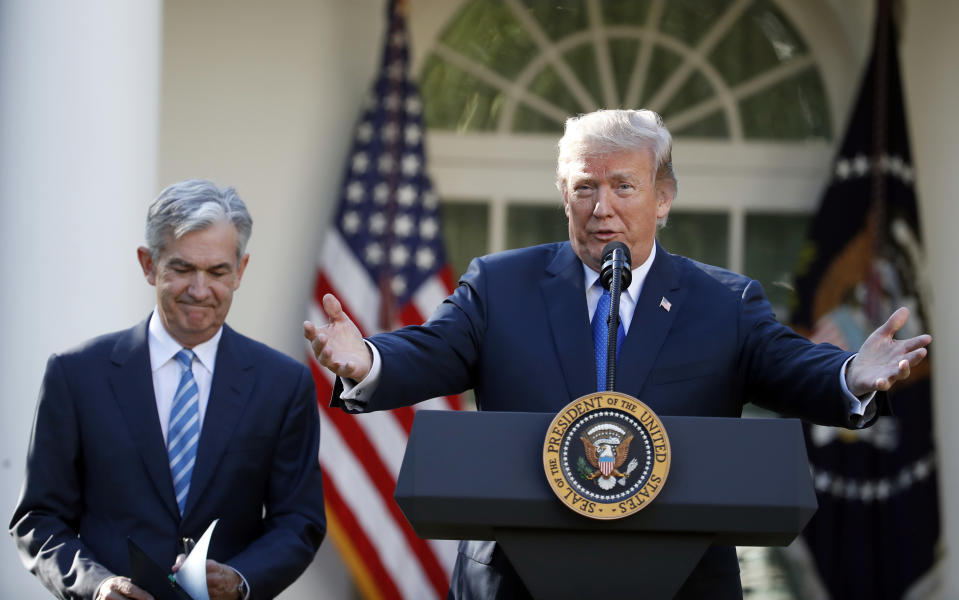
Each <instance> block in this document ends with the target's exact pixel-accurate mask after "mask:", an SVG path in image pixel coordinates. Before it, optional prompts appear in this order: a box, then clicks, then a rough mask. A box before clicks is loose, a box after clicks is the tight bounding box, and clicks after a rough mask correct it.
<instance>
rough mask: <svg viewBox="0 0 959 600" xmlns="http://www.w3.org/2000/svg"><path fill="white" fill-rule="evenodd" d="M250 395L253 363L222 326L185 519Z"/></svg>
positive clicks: (215, 466)
mask: <svg viewBox="0 0 959 600" xmlns="http://www.w3.org/2000/svg"><path fill="white" fill-rule="evenodd" d="M252 391H253V361H252V360H251V359H250V357H249V355H248V353H247V352H246V349H245V348H244V347H243V343H242V339H241V337H240V336H239V334H237V333H236V332H235V331H233V330H232V329H230V328H229V327H228V326H226V325H224V326H223V336H222V337H221V338H220V345H219V347H218V348H217V351H216V366H215V367H214V369H213V384H212V387H211V388H210V400H209V402H208V403H207V407H206V415H205V416H204V417H203V430H202V431H201V432H200V442H199V446H198V447H197V454H196V464H195V465H194V467H193V477H192V478H191V480H190V493H189V495H188V496H187V502H186V509H185V511H184V515H189V513H190V511H191V509H192V508H193V506H194V505H195V504H196V502H197V498H199V497H200V495H201V494H202V492H203V489H204V488H205V487H206V486H207V485H208V484H209V483H210V480H211V479H212V478H213V475H214V473H215V471H216V468H217V465H219V464H220V459H221V457H222V456H223V452H224V451H225V450H226V446H227V444H228V443H229V441H230V439H231V438H232V437H233V432H234V430H235V429H236V425H237V423H238V422H239V420H240V415H241V414H242V412H243V406H244V404H245V403H246V400H247V398H249V396H250V393H251V392H252Z"/></svg>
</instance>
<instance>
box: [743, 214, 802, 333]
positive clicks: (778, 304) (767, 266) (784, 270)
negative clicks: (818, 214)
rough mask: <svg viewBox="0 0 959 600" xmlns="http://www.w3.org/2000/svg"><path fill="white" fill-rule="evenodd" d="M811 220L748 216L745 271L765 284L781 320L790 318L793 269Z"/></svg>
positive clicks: (797, 217) (792, 217)
mask: <svg viewBox="0 0 959 600" xmlns="http://www.w3.org/2000/svg"><path fill="white" fill-rule="evenodd" d="M810 220H811V217H810V216H807V215H781V214H777V215H773V214H749V215H746V264H745V269H744V270H745V274H746V275H748V276H749V277H752V278H753V279H757V280H759V282H760V283H762V284H763V289H765V290H766V296H767V297H768V298H769V302H770V303H772V305H773V311H774V312H775V313H776V316H777V317H778V318H779V319H780V320H782V319H788V318H789V300H790V294H791V286H792V276H793V270H794V269H795V267H796V261H797V259H798V257H799V250H800V248H802V245H803V240H805V237H806V231H807V230H808V228H809V222H810Z"/></svg>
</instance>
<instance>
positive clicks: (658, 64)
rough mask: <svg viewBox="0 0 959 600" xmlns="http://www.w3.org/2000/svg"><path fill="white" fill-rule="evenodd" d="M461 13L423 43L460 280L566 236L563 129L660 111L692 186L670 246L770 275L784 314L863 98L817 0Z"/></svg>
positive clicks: (661, 0)
mask: <svg viewBox="0 0 959 600" xmlns="http://www.w3.org/2000/svg"><path fill="white" fill-rule="evenodd" d="M454 4H455V6H454V7H453V8H450V7H449V6H447V7H446V9H445V10H446V11H447V12H446V14H447V15H448V16H447V17H446V20H445V21H444V22H443V23H442V24H441V25H439V26H437V27H436V28H435V35H434V36H433V37H432V38H431V39H427V40H419V39H418V40H415V43H417V44H421V48H425V50H424V51H423V52H424V54H423V55H422V58H421V60H420V61H419V62H420V64H421V68H420V74H419V79H420V85H421V87H422V93H423V99H424V113H425V116H426V120H427V128H428V131H430V134H429V138H428V151H429V155H430V165H431V172H432V173H433V177H434V180H435V183H436V187H437V190H438V191H439V193H440V195H441V197H442V198H443V201H444V203H445V208H444V211H445V213H444V214H445V222H446V232H447V237H448V238H449V239H450V240H455V242H456V243H455V244H449V246H450V256H451V257H452V258H453V261H454V264H455V266H456V268H457V269H459V270H462V269H464V268H465V266H466V264H467V263H468V260H469V259H470V258H471V257H473V256H476V255H478V254H484V253H487V252H493V251H497V250H502V249H505V248H510V247H517V246H524V245H530V244H535V243H540V242H544V241H553V240H559V239H565V238H566V237H567V231H566V223H565V218H564V216H563V213H562V207H561V205H560V202H559V199H558V198H559V196H558V192H557V191H556V190H555V187H554V185H553V181H554V174H553V172H554V169H555V155H556V150H555V144H556V141H557V140H558V139H559V136H560V135H561V134H562V124H563V122H564V121H565V119H566V118H567V117H568V116H570V115H573V114H578V113H582V112H588V111H591V110H595V109H597V108H605V107H646V108H652V109H654V110H656V111H658V112H660V113H661V114H662V115H663V117H664V119H665V121H666V124H667V126H668V127H669V128H670V130H671V131H672V132H673V134H674V137H675V143H674V152H673V159H674V164H675V165H676V169H677V174H678V176H679V184H680V185H679V188H680V194H679V196H678V198H677V200H676V202H675V203H674V204H673V209H672V212H671V215H670V222H669V225H668V227H667V228H666V229H665V230H664V231H662V232H660V240H661V241H662V242H663V243H664V245H665V246H666V247H667V248H668V249H669V250H670V251H673V252H679V253H681V254H685V255H687V256H690V257H692V258H696V259H699V260H703V261H706V262H710V263H713V264H719V265H723V266H727V267H729V268H732V269H734V270H737V271H740V272H745V273H746V274H748V275H750V276H753V277H756V278H758V279H760V280H761V281H762V282H763V284H764V286H765V287H766V288H767V291H768V293H769V295H770V299H771V300H772V301H773V303H774V305H775V306H776V307H777V309H778V310H777V312H781V311H782V310H784V307H785V302H786V299H787V297H788V293H787V291H786V290H785V289H784V288H783V287H782V286H781V285H780V284H781V283H783V282H784V281H786V278H788V274H789V273H790V272H791V270H792V267H793V261H794V259H795V254H796V252H797V251H798V247H799V244H800V242H801V239H802V236H803V234H804V230H805V226H806V222H807V219H808V215H809V213H810V212H811V211H812V210H813V209H814V207H815V205H816V201H817V198H818V194H819V191H820V189H821V187H822V185H823V183H824V181H825V175H826V172H827V169H828V165H829V160H830V158H831V154H832V148H831V143H830V142H831V139H832V137H833V128H834V123H835V122H836V118H835V116H834V115H835V113H836V112H837V110H836V108H835V107H836V105H837V100H836V99H835V97H838V96H843V95H844V94H846V93H848V92H846V91H845V90H844V88H843V86H844V85H845V86H847V87H851V86H852V82H849V83H846V82H844V78H848V77H849V75H850V71H853V69H851V68H850V65H851V63H852V61H851V60H850V59H849V52H848V49H846V48H844V47H841V46H837V44H836V42H835V41H830V39H829V38H830V37H831V36H829V35H828V31H829V30H830V29H835V28H836V25H835V24H834V23H830V24H828V26H826V27H823V19H824V16H825V17H828V16H829V15H830V14H831V13H829V11H828V10H822V8H823V7H822V6H820V4H821V3H820V2H817V1H815V0H813V1H811V2H809V3H798V4H801V5H805V6H802V7H800V8H798V9H797V8H796V6H794V5H796V4H797V3H779V2H774V1H772V0H713V1H710V2H701V1H696V0H668V1H666V0H635V1H629V2H617V1H600V0H564V1H563V2H556V1H540V0H463V1H461V2H459V3H454ZM799 24H802V25H803V26H804V27H803V28H800V27H799ZM817 31H818V33H817ZM804 32H805V33H804ZM810 33H811V34H812V37H813V38H817V39H814V40H813V42H810V40H809V37H810V35H809V34H810ZM840 39H841V36H840ZM823 56H828V57H830V58H831V59H832V60H829V61H825V60H822V57H823ZM828 83H831V84H832V86H831V87H832V88H833V90H834V91H833V94H832V96H833V97H834V99H833V100H832V101H830V99H829V95H828V94H827V89H828V87H830V86H828V85H827V84H828ZM836 90H839V91H836ZM844 99H845V98H843V100H844Z"/></svg>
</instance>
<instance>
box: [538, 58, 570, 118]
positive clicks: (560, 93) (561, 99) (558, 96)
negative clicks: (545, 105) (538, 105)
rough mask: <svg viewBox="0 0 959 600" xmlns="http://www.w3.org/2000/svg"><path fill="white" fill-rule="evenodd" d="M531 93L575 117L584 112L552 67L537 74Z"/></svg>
mask: <svg viewBox="0 0 959 600" xmlns="http://www.w3.org/2000/svg"><path fill="white" fill-rule="evenodd" d="M529 91H531V92H533V93H534V94H536V95H537V96H540V97H541V98H543V99H544V100H546V101H548V102H551V103H553V104H555V105H556V106H558V107H559V108H562V109H563V110H565V111H566V112H567V113H568V114H571V115H575V114H577V113H581V112H583V109H582V108H581V107H580V105H579V102H577V101H576V98H574V97H573V94H572V93H570V91H569V87H568V86H567V85H566V83H565V82H564V81H563V79H562V77H560V76H559V73H557V72H556V69H554V68H553V67H551V66H547V67H546V68H544V69H542V70H541V71H540V72H539V73H537V74H536V77H534V78H533V81H532V82H530V84H529Z"/></svg>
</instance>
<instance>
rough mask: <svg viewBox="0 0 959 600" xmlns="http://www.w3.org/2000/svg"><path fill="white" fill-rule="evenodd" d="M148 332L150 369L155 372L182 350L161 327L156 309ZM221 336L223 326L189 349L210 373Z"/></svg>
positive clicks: (178, 343) (151, 316) (164, 328)
mask: <svg viewBox="0 0 959 600" xmlns="http://www.w3.org/2000/svg"><path fill="white" fill-rule="evenodd" d="M148 330H149V332H150V335H149V339H148V345H149V347H150V367H151V368H152V369H153V371H156V370H157V369H159V368H160V367H162V366H163V365H165V364H166V363H167V362H168V361H169V360H171V359H172V358H173V357H174V356H175V355H176V353H177V352H179V351H180V350H182V349H183V346H182V345H180V342H178V341H176V340H175V339H173V336H172V335H170V332H168V331H167V330H166V327H164V326H163V321H161V320H160V318H159V317H158V316H157V308H156V307H154V309H153V314H151V315H150V324H149V325H148ZM222 335H223V326H222V325H221V326H220V328H219V329H217V330H216V333H215V334H213V337H211V338H210V339H208V340H207V341H205V342H203V343H201V344H197V345H196V346H194V347H193V348H191V350H193V353H194V354H196V358H197V360H198V361H200V364H201V365H203V367H204V368H206V370H207V371H209V372H210V373H212V372H213V365H215V364H216V351H217V348H218V347H219V345H220V337H221V336H222Z"/></svg>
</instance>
